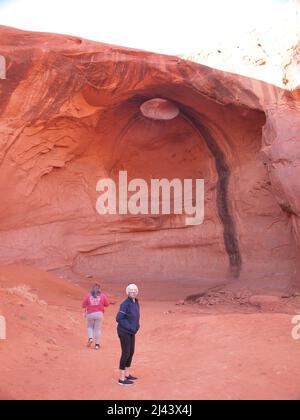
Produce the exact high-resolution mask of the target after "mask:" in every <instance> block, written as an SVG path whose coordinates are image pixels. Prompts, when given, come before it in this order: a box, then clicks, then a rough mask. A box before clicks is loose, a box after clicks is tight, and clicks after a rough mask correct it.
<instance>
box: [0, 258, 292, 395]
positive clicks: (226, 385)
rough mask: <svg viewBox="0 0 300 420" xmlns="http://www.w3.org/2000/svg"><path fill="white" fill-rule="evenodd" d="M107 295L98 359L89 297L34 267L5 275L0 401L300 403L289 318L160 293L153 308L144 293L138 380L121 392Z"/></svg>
mask: <svg viewBox="0 0 300 420" xmlns="http://www.w3.org/2000/svg"><path fill="white" fill-rule="evenodd" d="M22 285H27V286H28V288H27V289H26V288H24V287H22ZM14 288H16V289H15V290H11V289H14ZM111 289H112V288H111ZM105 291H106V292H107V294H108V296H109V297H110V299H111V301H112V302H115V303H114V304H113V305H111V306H110V308H109V309H108V310H107V312H106V314H105V320H104V325H103V337H102V348H101V350H100V351H99V352H96V351H95V350H88V349H87V348H86V347H85V344H86V321H85V319H84V317H83V314H82V310H81V300H82V298H83V296H84V294H85V292H86V291H85V290H84V288H82V287H80V286H78V285H74V284H71V283H67V282H65V281H64V280H61V279H58V278H55V277H54V276H53V275H51V274H48V273H44V272H42V271H39V270H37V269H33V268H30V267H22V266H10V267H0V312H2V314H4V315H5V317H6V319H7V331H8V337H7V340H5V341H0V376H1V383H0V399H98V400H101V399H120V400H121V399H124V400H135V399H171V400H172V399H173V400H177V399H296V400H298V399H300V341H295V340H293V339H292V336H291V329H292V324H291V319H292V314H291V313H264V312H261V311H260V312H252V313H241V312H236V311H234V310H233V311H232V313H231V311H230V310H229V311H228V308H227V311H226V313H224V311H223V312H222V311H219V310H218V309H217V308H215V309H213V310H210V311H207V313H205V312H204V311H200V310H198V307H196V306H187V305H185V306H176V305H175V301H174V300H168V301H167V300H164V299H163V297H164V295H163V294H162V293H161V290H160V293H159V297H160V299H155V300H154V299H153V296H150V297H149V296H143V292H142V293H141V296H140V300H141V306H142V322H141V324H142V328H141V331H140V333H139V334H138V336H137V351H136V355H135V359H134V370H133V373H134V374H136V375H137V376H138V377H139V380H138V381H137V383H136V384H135V385H134V386H133V387H130V388H125V387H120V386H119V385H117V379H118V370H117V367H118V362H119V357H120V349H119V341H118V337H117V335H116V323H115V315H116V312H117V310H118V305H119V303H120V302H121V299H122V297H123V296H122V293H121V291H120V290H119V289H118V288H117V287H116V289H115V290H105ZM171 295H172V294H171ZM175 295H176V293H174V297H175ZM299 310H300V301H299Z"/></svg>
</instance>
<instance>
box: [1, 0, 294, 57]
mask: <svg viewBox="0 0 300 420" xmlns="http://www.w3.org/2000/svg"><path fill="white" fill-rule="evenodd" d="M286 3H287V0H249V1H244V0H226V1H225V0H84V1H82V0H42V1H40V0H7V1H6V2H4V4H3V5H2V3H1V2H0V24H1V25H6V26H12V27H16V28H20V29H26V30H31V31H42V32H54V33H63V34H68V35H76V36H80V37H83V38H87V39H92V40H94V41H100V42H106V43H110V44H115V45H122V46H126V47H132V48H140V49H144V50H149V51H154V52H159V53H166V54H182V53H189V52H190V51H195V50H199V49H200V48H201V47H203V46H205V47H208V46H217V45H218V43H219V42H223V41H224V39H225V38H230V39H231V38H234V39H236V38H237V37H239V36H241V35H242V34H243V33H244V32H246V31H249V30H252V29H255V28H256V29H257V28H259V27H261V25H263V24H264V25H265V24H271V23H272V22H273V21H274V19H275V20H276V19H278V17H279V16H280V13H281V11H282V8H283V7H284V5H285V4H286Z"/></svg>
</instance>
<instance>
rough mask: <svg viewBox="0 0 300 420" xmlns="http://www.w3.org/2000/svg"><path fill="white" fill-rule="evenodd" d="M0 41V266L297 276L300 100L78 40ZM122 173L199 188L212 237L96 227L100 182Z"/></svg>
mask: <svg viewBox="0 0 300 420" xmlns="http://www.w3.org/2000/svg"><path fill="white" fill-rule="evenodd" d="M0 39H1V44H0V54H1V55H2V56H4V57H5V58H6V63H7V77H6V79H5V80H0V133H1V137H0V139H1V146H0V190H1V197H2V204H1V207H0V215H1V219H0V220H1V230H0V263H11V262H22V263H27V264H34V265H38V266H40V267H43V268H45V269H47V270H63V269H66V270H69V273H76V274H79V275H86V276H87V275H89V276H90V275H94V276H97V277H101V278H103V279H111V280H117V279H122V280H123V281H132V280H135V281H143V280H144V281H164V280H172V281H178V282H181V281H190V282H199V284H203V283H205V282H208V283H210V284H215V283H218V282H220V280H224V279H227V280H230V279H233V278H238V279H239V280H240V281H242V280H243V279H250V280H251V279H256V280H257V279H261V282H265V283H266V284H270V283H271V284H274V285H275V284H276V285H278V286H281V285H286V284H287V283H288V282H289V281H290V280H291V278H293V276H295V273H296V270H297V263H298V261H299V246H300V183H299V179H300V178H299V176H300V163H299V162H300V140H299V130H300V119H299V97H300V94H299V90H297V89H295V90H294V91H286V90H285V89H282V88H280V87H276V86H273V85H268V84H267V83H265V82H261V81H257V80H254V79H249V78H246V77H242V76H238V75H234V74H231V73H226V72H222V71H220V70H215V69H212V68H209V67H206V66H203V65H200V64H197V63H194V62H191V61H185V60H182V59H180V58H178V57H169V56H162V55H158V54H152V53H146V52H141V51H135V50H129V49H125V48H119V47H113V46H110V45H104V44H99V43H94V42H90V41H86V40H82V39H78V38H74V37H65V36H58V35H50V34H40V33H28V32H22V31H17V30H14V29H10V28H5V27H0ZM162 100H163V101H162ZM121 170H126V171H128V177H129V178H130V179H133V178H142V179H145V180H146V181H149V182H150V180H151V179H153V178H159V179H162V178H167V179H169V180H172V179H174V178H179V179H182V180H183V179H186V178H191V179H196V178H200V179H204V180H205V221H204V223H203V224H202V225H199V226H191V227H187V226H186V225H185V222H184V220H185V217H184V216H181V215H170V216H166V215H135V216H132V215H123V216H121V215H115V216H113V215H107V216H100V215H99V214H98V213H97V212H96V201H97V198H98V193H97V191H96V185H97V182H98V181H99V179H101V178H112V179H115V180H117V178H118V174H119V171H121ZM297 240H298V246H297V243H296V241H297Z"/></svg>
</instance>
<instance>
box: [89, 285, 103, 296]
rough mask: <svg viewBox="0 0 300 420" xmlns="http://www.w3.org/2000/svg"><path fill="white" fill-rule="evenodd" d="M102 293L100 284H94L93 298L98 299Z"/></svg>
mask: <svg viewBox="0 0 300 420" xmlns="http://www.w3.org/2000/svg"><path fill="white" fill-rule="evenodd" d="M100 293H101V289H100V284H98V283H96V284H94V286H93V288H92V290H91V295H92V296H93V298H95V299H96V297H98V296H99V295H100Z"/></svg>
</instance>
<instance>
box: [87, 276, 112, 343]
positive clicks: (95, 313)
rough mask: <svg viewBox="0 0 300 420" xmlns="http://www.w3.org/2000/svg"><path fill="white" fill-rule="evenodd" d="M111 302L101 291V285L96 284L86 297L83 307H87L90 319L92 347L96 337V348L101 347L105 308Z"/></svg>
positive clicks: (89, 328)
mask: <svg viewBox="0 0 300 420" xmlns="http://www.w3.org/2000/svg"><path fill="white" fill-rule="evenodd" d="M108 306H109V302H108V299H107V297H106V296H105V294H104V293H101V289H100V285H99V284H94V286H93V288H92V290H91V292H90V293H89V294H88V295H87V296H86V297H85V299H84V301H83V304H82V307H83V308H84V309H85V313H86V318H87V320H88V344H87V346H88V347H89V348H90V347H92V345H93V342H94V339H95V344H96V345H95V350H99V349H100V338H101V326H102V321H103V315H104V311H105V308H107V307H108Z"/></svg>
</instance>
